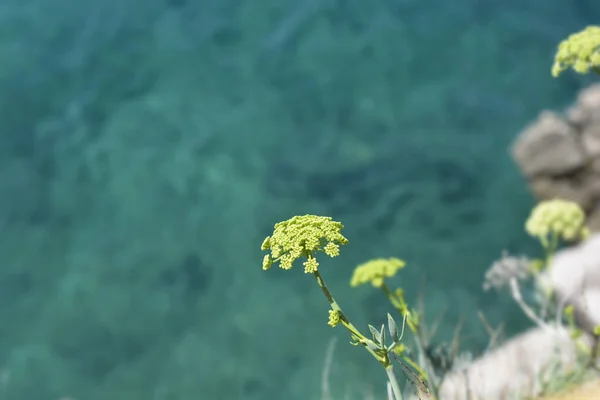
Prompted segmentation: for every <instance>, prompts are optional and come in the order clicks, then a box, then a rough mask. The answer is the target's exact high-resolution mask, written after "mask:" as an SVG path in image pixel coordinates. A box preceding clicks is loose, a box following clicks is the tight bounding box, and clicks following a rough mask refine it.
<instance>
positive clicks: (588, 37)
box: [552, 26, 600, 77]
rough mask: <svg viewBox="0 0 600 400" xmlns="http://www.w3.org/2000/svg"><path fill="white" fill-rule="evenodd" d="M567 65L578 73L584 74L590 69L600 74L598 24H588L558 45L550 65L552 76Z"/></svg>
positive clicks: (599, 33)
mask: <svg viewBox="0 0 600 400" xmlns="http://www.w3.org/2000/svg"><path fill="white" fill-rule="evenodd" d="M569 67H571V68H573V70H574V71H575V72H577V73H579V74H586V73H588V72H589V71H590V69H591V70H592V71H594V72H595V73H597V74H600V27H599V26H588V27H587V28H585V29H584V30H582V31H580V32H577V33H574V34H572V35H570V36H569V37H568V38H567V39H565V40H563V41H562V42H561V43H560V44H559V45H558V50H557V52H556V56H555V58H554V65H552V76H554V77H557V76H558V75H560V74H561V73H562V72H563V71H564V70H566V69H568V68H569Z"/></svg>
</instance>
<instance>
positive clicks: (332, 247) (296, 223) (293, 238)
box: [261, 215, 408, 400]
mask: <svg viewBox="0 0 600 400" xmlns="http://www.w3.org/2000/svg"><path fill="white" fill-rule="evenodd" d="M343 227H344V226H343V225H342V224H341V223H340V222H336V221H332V219H331V218H330V217H320V216H315V215H304V216H295V217H292V218H291V219H289V220H287V221H283V222H279V223H277V224H275V227H274V231H273V234H272V235H271V236H268V237H267V238H266V239H265V240H264V242H263V244H262V246H261V249H262V250H263V251H266V250H269V251H270V254H267V255H265V256H264V258H263V269H264V270H267V269H269V268H271V266H272V265H273V264H275V263H279V266H280V267H281V268H283V269H285V270H289V269H291V268H292V266H293V263H294V261H296V260H297V259H304V260H305V261H304V262H303V265H304V272H305V273H307V274H312V275H313V277H314V278H315V279H316V281H317V283H318V284H319V287H320V288H321V291H322V292H323V294H324V295H325V298H326V299H327V301H328V303H329V305H330V307H331V309H330V310H329V320H328V324H329V325H330V326H332V327H335V326H337V325H339V324H341V325H343V326H344V327H345V328H346V329H347V330H348V331H349V332H350V335H351V337H352V342H351V344H352V345H355V346H363V347H364V348H365V349H366V350H367V351H368V352H369V353H370V354H371V355H372V356H373V357H374V358H375V359H376V360H377V361H378V362H379V363H380V364H381V365H382V366H383V368H384V369H385V371H386V374H387V377H388V381H389V383H390V387H391V392H392V393H393V399H395V400H402V399H403V396H402V391H401V390H400V385H399V384H398V380H397V378H396V375H395V373H394V365H393V363H392V357H391V355H392V352H393V351H394V349H395V348H396V347H398V346H402V344H401V340H402V336H403V334H404V327H405V323H406V320H407V318H408V315H407V314H404V315H403V323H402V327H401V330H400V331H399V329H398V326H397V324H396V322H395V320H394V318H392V316H391V315H390V314H388V321H387V328H388V332H389V334H390V338H391V342H392V343H391V344H390V345H389V346H387V345H386V333H385V332H386V331H385V325H382V326H381V329H376V328H375V327H373V326H371V325H369V330H370V331H371V335H372V339H369V338H367V337H366V336H365V335H363V334H362V333H361V332H360V331H359V330H358V329H357V328H356V327H355V326H354V325H353V324H352V323H351V322H350V320H349V319H348V317H347V316H346V314H345V313H344V312H343V311H342V308H341V307H340V306H339V304H338V303H337V302H336V301H335V299H334V298H333V295H332V294H331V292H330V291H329V289H328V288H327V285H326V284H325V281H324V280H323V277H322V276H321V273H320V272H319V262H318V261H317V259H316V256H317V254H318V253H321V252H322V253H325V254H326V255H328V256H329V257H336V256H338V255H339V253H340V246H342V245H346V244H347V243H348V239H346V238H345V237H344V236H343V235H342V234H341V230H342V229H343ZM396 265H398V264H397V263H396Z"/></svg>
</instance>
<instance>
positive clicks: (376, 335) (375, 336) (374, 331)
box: [369, 325, 381, 344]
mask: <svg viewBox="0 0 600 400" xmlns="http://www.w3.org/2000/svg"><path fill="white" fill-rule="evenodd" d="M369 330H370V331H371V335H373V341H375V343H377V344H381V335H379V331H378V330H377V329H375V327H374V326H373V325H369Z"/></svg>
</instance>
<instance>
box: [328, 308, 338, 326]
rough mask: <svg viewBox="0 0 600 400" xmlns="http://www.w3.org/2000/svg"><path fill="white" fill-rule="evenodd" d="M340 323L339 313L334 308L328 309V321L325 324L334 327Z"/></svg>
mask: <svg viewBox="0 0 600 400" xmlns="http://www.w3.org/2000/svg"><path fill="white" fill-rule="evenodd" d="M339 323H340V314H339V313H338V312H337V311H335V310H329V321H327V325H329V326H331V327H334V326H336V325H337V324H339Z"/></svg>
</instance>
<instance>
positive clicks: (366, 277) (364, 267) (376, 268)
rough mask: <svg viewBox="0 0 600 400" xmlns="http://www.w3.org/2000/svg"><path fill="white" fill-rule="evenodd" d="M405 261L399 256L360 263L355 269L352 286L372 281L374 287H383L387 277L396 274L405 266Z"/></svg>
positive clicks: (351, 281)
mask: <svg viewBox="0 0 600 400" xmlns="http://www.w3.org/2000/svg"><path fill="white" fill-rule="evenodd" d="M404 266H405V263H404V261H402V260H400V259H399V258H394V257H392V258H376V259H374V260H370V261H367V262H365V263H363V264H360V265H359V266H357V267H356V268H355V269H354V274H352V279H351V280H350V286H352V287H354V286H358V285H362V284H365V283H371V284H372V285H373V286H374V287H381V285H383V281H384V280H385V278H391V277H392V276H394V275H396V272H398V271H399V270H400V269H402V268H404Z"/></svg>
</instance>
